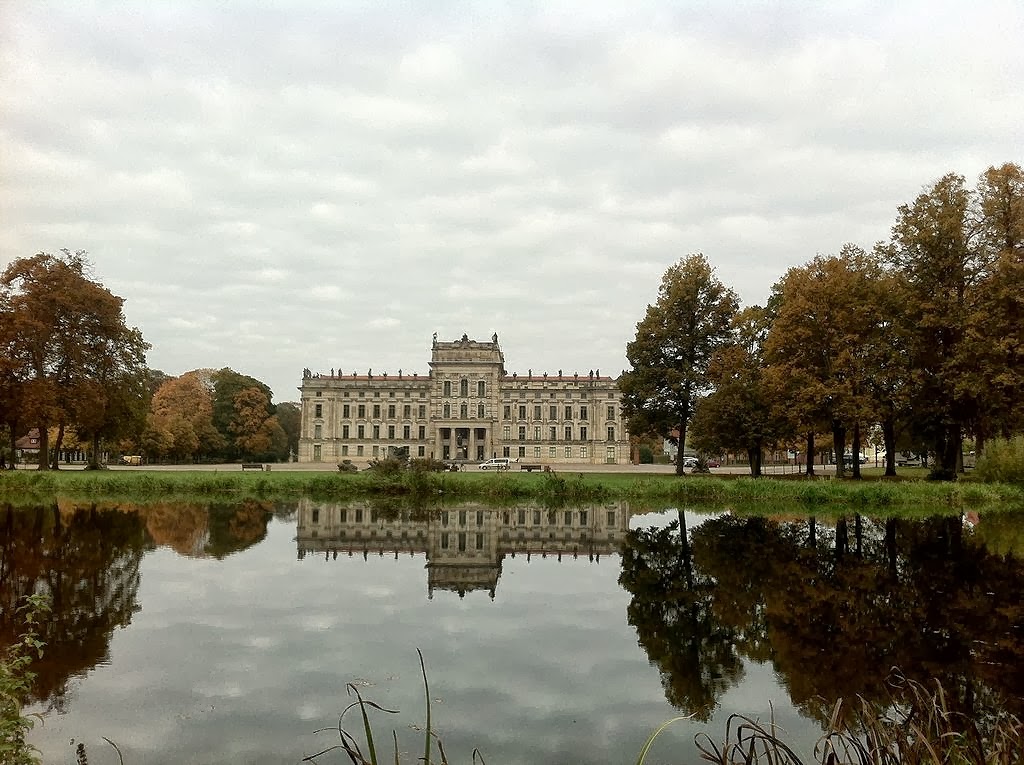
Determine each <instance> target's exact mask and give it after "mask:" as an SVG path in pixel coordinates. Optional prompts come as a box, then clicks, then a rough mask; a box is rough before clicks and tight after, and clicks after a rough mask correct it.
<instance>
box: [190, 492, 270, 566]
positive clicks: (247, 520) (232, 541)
mask: <svg viewBox="0 0 1024 765" xmlns="http://www.w3.org/2000/svg"><path fill="white" fill-rule="evenodd" d="M271 508H272V504H271V503H269V502H258V501H256V500H246V501H245V502H240V503H237V504H233V505H210V521H209V524H210V539H209V541H208V542H207V544H206V550H205V552H206V554H208V555H212V556H213V557H215V558H224V557H226V556H228V555H230V554H231V553H235V552H239V551H241V550H245V549H246V548H248V547H252V546H253V545H254V544H257V543H259V542H262V541H263V539H264V538H265V537H266V536H267V523H268V522H269V521H270V519H271V518H272V517H273V512H272V510H271Z"/></svg>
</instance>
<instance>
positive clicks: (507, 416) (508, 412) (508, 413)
mask: <svg viewBox="0 0 1024 765" xmlns="http://www.w3.org/2000/svg"><path fill="white" fill-rule="evenodd" d="M501 417H502V419H503V420H511V419H512V407H511V406H510V405H508V404H506V405H505V408H504V409H503V410H502V413H501Z"/></svg>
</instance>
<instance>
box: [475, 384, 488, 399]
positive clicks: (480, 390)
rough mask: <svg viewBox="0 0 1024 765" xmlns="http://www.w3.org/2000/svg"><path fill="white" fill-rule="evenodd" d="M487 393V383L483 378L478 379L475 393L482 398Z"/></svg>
mask: <svg viewBox="0 0 1024 765" xmlns="http://www.w3.org/2000/svg"><path fill="white" fill-rule="evenodd" d="M486 393H487V384H486V383H484V381H483V380H480V381H479V382H478V383H477V384H476V395H477V396H479V397H480V398H483V397H484V396H485V395H486Z"/></svg>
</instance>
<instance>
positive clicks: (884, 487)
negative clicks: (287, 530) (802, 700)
mask: <svg viewBox="0 0 1024 765" xmlns="http://www.w3.org/2000/svg"><path fill="white" fill-rule="evenodd" d="M380 496H390V497H395V498H405V499H407V500H408V501H410V502H411V503H415V504H421V505H432V504H446V503H450V502H453V501H455V502H469V501H476V502H484V503H491V504H495V505H504V504H509V503H515V502H522V501H532V502H538V503H540V504H544V505H551V506H562V505H568V504H581V503H596V502H605V501H627V502H630V503H633V504H636V505H637V506H639V507H645V506H649V507H652V508H653V507H661V508H664V507H670V506H681V505H687V506H689V505H702V506H713V507H728V508H730V509H734V510H737V511H740V512H758V511H760V512H764V511H766V510H771V509H773V508H776V507H779V508H782V507H790V508H792V506H794V505H797V506H799V507H802V508H807V509H811V510H823V511H828V510H835V511H837V512H838V511H844V510H869V509H907V510H912V509H916V508H931V509H939V508H945V509H949V510H981V509H993V508H996V507H998V508H1001V509H1008V508H1012V509H1021V510H1024V487H1021V486H1019V485H1016V484H1007V483H980V482H976V481H958V482H955V483H945V482H935V481H925V480H902V481H892V480H879V479H876V480H870V479H867V480H861V481H854V480H832V479H807V478H800V479H795V478H794V477H793V476H780V477H778V478H776V477H768V476H766V477H762V478H758V479H754V478H750V477H746V476H686V477H684V478H679V477H677V476H674V475H670V474H656V473H652V474H642V475H637V474H626V473H586V474H584V473H570V472H566V473H528V474H520V473H514V474H511V473H499V474H490V473H473V472H469V473H421V472H415V471H404V472H401V473H398V474H389V475H379V474H376V473H374V472H373V471H363V472H360V473H328V472H298V471H295V472H289V471H280V472H277V473H274V472H265V473H243V472H227V471H200V470H193V471H190V470H175V471H168V470H151V471H145V470H140V471H131V472H128V471H95V472H92V471H89V472H86V471H78V470H76V471H46V472H36V471H4V472H0V501H3V502H5V503H8V504H11V505H23V504H39V503H40V502H48V501H53V500H55V499H65V500H75V501H132V502H136V503H146V502H155V501H167V500H168V499H177V500H212V499H217V500H234V499H237V500H243V499H261V500H297V499H300V498H310V499H314V500H319V501H351V500H358V499H364V498H370V497H380Z"/></svg>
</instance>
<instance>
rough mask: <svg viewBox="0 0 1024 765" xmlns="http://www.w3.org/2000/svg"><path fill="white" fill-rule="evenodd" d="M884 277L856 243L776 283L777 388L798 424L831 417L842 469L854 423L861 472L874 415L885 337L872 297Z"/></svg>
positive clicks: (772, 346)
mask: <svg viewBox="0 0 1024 765" xmlns="http://www.w3.org/2000/svg"><path fill="white" fill-rule="evenodd" d="M881 278H882V268H881V264H880V263H879V262H878V260H877V259H876V258H875V257H873V256H871V255H869V254H868V253H866V252H865V251H864V250H862V249H861V248H859V247H856V246H855V245H851V244H847V245H845V246H844V247H843V248H842V250H841V251H840V254H839V255H838V256H821V255H819V256H818V257H816V258H815V259H814V260H813V261H811V262H810V263H809V264H808V265H806V266H803V267H800V268H792V269H790V270H789V271H788V272H787V273H786V276H785V277H784V278H783V280H782V282H781V284H780V285H779V286H778V287H777V292H778V293H779V294H778V309H777V311H778V313H777V316H776V317H775V321H774V323H773V325H772V328H771V331H770V332H769V333H768V336H767V338H766V340H765V353H766V358H767V360H768V364H769V366H770V367H771V370H770V372H769V374H768V379H769V380H770V381H771V386H772V387H773V388H774V391H775V395H776V396H777V397H778V399H779V400H784V401H786V402H787V407H788V409H789V412H790V415H791V416H792V417H793V420H794V422H795V424H796V426H797V428H798V429H799V431H800V432H805V433H807V432H809V433H813V432H814V430H815V429H816V427H817V425H818V424H819V423H820V422H821V421H822V420H825V421H827V423H828V424H829V427H830V429H831V431H832V436H833V447H834V450H835V454H836V462H837V465H836V467H837V470H838V471H839V473H840V475H841V474H842V472H843V459H842V458H843V454H844V452H845V448H846V436H847V431H848V429H852V431H853V454H854V460H853V470H854V476H855V477H859V473H860V460H859V458H858V455H859V451H860V427H861V424H862V423H864V422H865V421H868V420H869V419H870V418H871V416H872V411H873V410H872V400H871V396H870V381H871V379H872V375H873V374H874V372H875V369H874V367H873V360H872V353H873V352H874V345H872V343H873V342H874V341H876V340H877V341H879V342H884V336H883V326H884V323H885V317H883V316H880V315H879V314H880V308H879V306H878V305H877V301H876V300H875V297H876V296H877V291H878V284H879V283H880V282H881ZM808 451H810V449H809V450H808Z"/></svg>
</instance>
